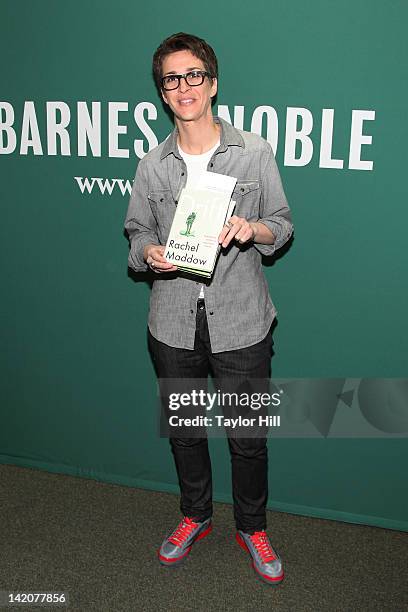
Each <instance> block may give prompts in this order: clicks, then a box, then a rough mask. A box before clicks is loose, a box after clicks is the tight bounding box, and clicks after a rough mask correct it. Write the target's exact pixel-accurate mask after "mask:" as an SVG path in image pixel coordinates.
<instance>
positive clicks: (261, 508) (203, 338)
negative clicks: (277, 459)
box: [148, 300, 273, 533]
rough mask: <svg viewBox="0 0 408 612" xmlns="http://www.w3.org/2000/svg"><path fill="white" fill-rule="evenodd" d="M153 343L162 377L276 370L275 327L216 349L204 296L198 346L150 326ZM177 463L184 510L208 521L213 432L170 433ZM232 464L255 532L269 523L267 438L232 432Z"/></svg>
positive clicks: (238, 518)
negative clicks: (175, 342) (159, 335)
mask: <svg viewBox="0 0 408 612" xmlns="http://www.w3.org/2000/svg"><path fill="white" fill-rule="evenodd" d="M148 343H149V349H150V352H151V355H152V359H153V363H154V365H155V369H156V373H157V376H158V378H178V379H182V378H207V376H208V374H209V373H210V374H212V375H213V376H214V378H215V379H216V380H217V382H219V383H220V384H221V386H222V384H223V383H222V381H223V380H224V381H228V379H229V378H231V377H233V378H234V379H235V380H237V378H238V379H240V378H242V380H245V379H250V378H257V379H261V378H263V379H267V378H269V377H270V374H271V368H270V364H271V357H272V345H273V341H272V327H271V329H270V330H269V332H268V334H267V336H266V337H265V338H264V339H263V340H262V341H261V342H258V343H257V344H254V345H253V346H249V347H246V348H243V349H238V350H233V351H225V352H222V353H212V352H211V343H210V337H209V333H208V326H207V317H206V312H205V306H204V303H203V301H202V300H199V306H198V308H197V318H196V335H195V345H194V350H193V351H191V350H188V349H180V348H174V347H171V346H168V345H167V344H164V343H162V342H159V341H158V340H156V339H155V338H154V337H153V336H152V335H151V333H150V332H148ZM170 444H171V448H172V452H173V455H174V460H175V464H176V469H177V474H178V479H179V484H180V491H181V500H180V509H181V512H182V513H183V515H185V516H189V517H191V518H195V519H196V520H197V521H200V522H201V521H203V520H205V519H206V518H209V517H210V516H211V515H212V511H213V508H212V475H211V461H210V455H209V452H208V441H207V437H203V438H183V439H182V438H174V437H172V438H170ZM228 444H229V450H230V454H231V466H232V492H233V500H234V518H235V523H236V527H237V529H240V530H242V531H245V532H247V533H254V532H255V531H260V530H263V529H266V512H265V510H266V502H267V498H268V452H267V438H265V437H261V438H256V437H253V438H233V437H228Z"/></svg>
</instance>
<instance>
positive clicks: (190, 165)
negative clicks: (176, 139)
mask: <svg viewBox="0 0 408 612" xmlns="http://www.w3.org/2000/svg"><path fill="white" fill-rule="evenodd" d="M219 146H220V141H218V142H217V143H216V144H215V145H214V146H213V148H212V149H210V150H209V151H206V152H205V153H201V155H190V153H185V152H184V151H183V150H182V149H181V148H180V145H179V146H178V150H179V153H180V155H181V157H182V158H183V159H184V161H185V162H186V166H187V182H186V187H194V185H195V184H196V183H197V180H198V177H199V176H200V174H202V173H203V172H206V171H207V166H208V163H209V161H210V159H211V157H212V156H213V153H215V151H216V150H217V149H218V147H219ZM199 297H200V298H202V299H204V285H201V289H200V295H199Z"/></svg>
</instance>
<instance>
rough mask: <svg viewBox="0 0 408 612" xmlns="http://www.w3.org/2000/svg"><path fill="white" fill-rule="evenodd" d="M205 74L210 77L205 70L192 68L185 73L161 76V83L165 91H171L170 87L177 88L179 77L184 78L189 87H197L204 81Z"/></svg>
mask: <svg viewBox="0 0 408 612" xmlns="http://www.w3.org/2000/svg"><path fill="white" fill-rule="evenodd" d="M206 76H207V77H208V78H212V77H211V74H210V73H209V72H206V71H205V70H192V71H191V72H186V73H185V74H168V75H167V76H165V77H163V78H162V80H161V84H162V87H163V89H164V90H165V91H171V90H172V89H177V88H178V87H179V85H180V81H181V79H184V80H185V82H186V83H187V85H189V86H190V87H198V86H199V85H202V84H203V83H204V79H205V77H206Z"/></svg>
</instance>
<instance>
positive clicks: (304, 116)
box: [284, 106, 313, 166]
mask: <svg viewBox="0 0 408 612" xmlns="http://www.w3.org/2000/svg"><path fill="white" fill-rule="evenodd" d="M299 117H300V119H301V127H300V129H299V130H298V128H297V124H298V118H299ZM312 128H313V115H312V113H311V112H310V110H308V109H307V108H297V107H295V106H288V109H287V112H286V134H285V157H284V159H285V161H284V163H285V166H306V165H307V164H308V163H309V162H310V160H311V159H312V157H313V143H312V140H311V138H309V134H310V133H311V131H312ZM298 141H299V142H300V143H301V151H300V156H299V157H296V142H298Z"/></svg>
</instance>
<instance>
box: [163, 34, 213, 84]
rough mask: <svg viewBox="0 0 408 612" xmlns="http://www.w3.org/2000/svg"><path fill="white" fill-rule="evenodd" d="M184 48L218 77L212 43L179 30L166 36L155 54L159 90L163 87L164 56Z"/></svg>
mask: <svg viewBox="0 0 408 612" xmlns="http://www.w3.org/2000/svg"><path fill="white" fill-rule="evenodd" d="M184 50H187V51H191V53H192V54H193V55H195V57H197V58H198V59H200V60H201V61H202V62H203V64H204V67H205V69H206V71H207V72H209V73H210V75H211V77H212V78H216V79H218V62H217V57H216V55H215V53H214V50H213V49H212V48H211V47H210V45H209V44H208V43H207V42H206V41H205V40H203V39H202V38H198V36H194V35H193V34H186V33H185V32H179V33H178V34H172V35H171V36H169V37H168V38H166V39H165V40H164V41H163V42H162V43H161V45H159V47H158V48H157V49H156V51H155V53H154V55H153V78H154V81H155V83H156V85H157V88H158V89H159V90H160V89H161V79H162V76H163V74H162V67H163V60H164V58H165V57H166V56H167V55H170V53H175V52H176V51H184Z"/></svg>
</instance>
